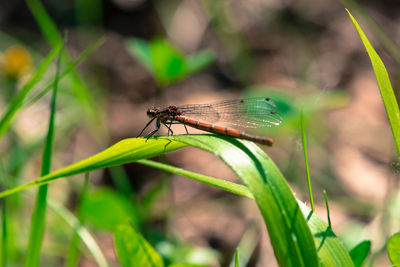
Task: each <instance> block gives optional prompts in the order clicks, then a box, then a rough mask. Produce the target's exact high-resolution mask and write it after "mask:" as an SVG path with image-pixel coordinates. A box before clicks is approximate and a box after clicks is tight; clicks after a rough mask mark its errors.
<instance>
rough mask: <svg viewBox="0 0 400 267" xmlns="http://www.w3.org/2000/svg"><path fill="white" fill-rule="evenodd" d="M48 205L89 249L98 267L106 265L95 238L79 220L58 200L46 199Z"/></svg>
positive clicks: (106, 266)
mask: <svg viewBox="0 0 400 267" xmlns="http://www.w3.org/2000/svg"><path fill="white" fill-rule="evenodd" d="M47 201H48V203H47V204H48V206H49V208H51V209H52V210H53V211H54V212H55V213H56V214H57V215H58V216H60V217H61V218H62V219H63V220H64V221H65V222H66V223H67V224H68V225H69V226H70V227H71V228H72V229H73V230H74V233H76V234H77V235H78V236H79V238H80V240H81V241H82V243H83V244H85V246H86V247H87V249H88V250H89V251H90V253H91V255H92V256H93V258H94V260H95V261H96V263H97V264H98V265H99V266H100V267H108V264H107V261H106V259H105V257H104V255H103V253H102V252H101V249H100V247H99V246H98V244H97V243H96V240H95V239H94V238H93V236H92V235H91V234H90V232H89V231H88V230H87V229H86V228H85V227H84V226H82V225H81V223H80V222H79V220H78V219H77V218H76V217H75V216H74V215H73V214H72V213H71V212H70V211H69V210H68V209H67V208H66V207H64V206H63V205H61V204H60V203H58V202H55V201H52V200H51V199H48V200H47Z"/></svg>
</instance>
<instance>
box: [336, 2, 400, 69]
mask: <svg viewBox="0 0 400 267" xmlns="http://www.w3.org/2000/svg"><path fill="white" fill-rule="evenodd" d="M341 2H342V4H343V5H344V6H345V7H346V8H347V9H351V10H353V11H355V12H357V14H358V15H359V16H360V17H361V18H362V19H363V20H364V21H365V23H366V24H367V25H368V28H369V29H371V31H372V32H373V34H374V35H375V36H376V37H377V38H378V40H379V41H380V42H381V43H382V45H383V47H385V49H386V50H387V51H388V52H389V54H390V55H391V56H392V57H393V58H394V59H395V60H396V61H397V63H400V47H399V46H398V45H397V44H396V42H394V41H393V39H392V38H390V36H389V35H388V34H386V32H385V31H384V30H383V29H382V27H380V26H379V25H378V24H377V23H376V22H375V21H374V19H373V18H372V17H371V16H370V15H368V13H367V11H365V9H364V8H363V7H362V6H361V5H360V4H358V3H357V2H356V1H355V0H341Z"/></svg>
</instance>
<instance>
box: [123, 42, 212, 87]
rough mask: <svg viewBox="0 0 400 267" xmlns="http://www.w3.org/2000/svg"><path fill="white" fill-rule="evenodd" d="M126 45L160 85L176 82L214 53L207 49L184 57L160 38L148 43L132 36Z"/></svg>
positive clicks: (210, 57) (207, 62)
mask: <svg viewBox="0 0 400 267" xmlns="http://www.w3.org/2000/svg"><path fill="white" fill-rule="evenodd" d="M126 47H127V49H128V51H129V52H130V53H131V54H132V55H133V56H134V57H135V58H136V60H138V61H139V62H140V63H141V64H142V65H143V66H144V67H145V68H146V69H147V70H148V71H149V72H150V73H151V74H152V75H153V77H154V79H155V80H156V82H157V84H158V85H159V86H160V87H166V86H167V85H169V84H171V83H174V82H178V81H180V80H182V79H184V78H186V77H188V76H189V75H191V74H194V73H196V72H198V71H199V70H201V69H203V68H205V67H206V66H208V65H209V64H211V63H212V62H213V61H214V54H213V53H212V52H211V51H209V50H204V51H201V52H199V53H197V54H195V55H193V56H189V57H186V56H185V55H183V54H182V53H181V52H180V51H178V50H177V49H176V48H175V47H173V46H172V45H171V44H169V43H168V42H167V41H166V40H164V39H161V38H155V39H153V40H152V41H151V42H150V43H147V42H145V41H143V40H140V39H136V38H132V39H129V40H128V41H127V42H126Z"/></svg>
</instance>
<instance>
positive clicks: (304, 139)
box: [300, 109, 315, 212]
mask: <svg viewBox="0 0 400 267" xmlns="http://www.w3.org/2000/svg"><path fill="white" fill-rule="evenodd" d="M300 126H301V127H300V128H301V140H302V142H303V152H304V163H305V165H306V177H307V185H308V194H309V197H310V204H311V210H312V211H313V212H314V210H315V209H314V198H313V194H312V186H311V178H310V167H309V165H308V153H307V137H306V122H305V118H304V110H303V109H301V111H300Z"/></svg>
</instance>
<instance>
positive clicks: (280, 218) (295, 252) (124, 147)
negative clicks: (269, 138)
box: [0, 135, 353, 266]
mask: <svg viewBox="0 0 400 267" xmlns="http://www.w3.org/2000/svg"><path fill="white" fill-rule="evenodd" d="M187 145H192V146H195V147H198V148H201V149H203V150H206V151H210V152H212V153H214V154H215V155H217V156H218V157H220V158H221V159H223V160H224V161H225V162H226V163H227V164H228V166H230V167H231V168H232V169H233V170H234V171H235V172H236V174H237V175H238V176H239V177H241V178H242V179H243V180H244V182H245V183H246V184H247V185H248V186H249V184H251V186H249V189H250V191H252V194H253V195H254V196H255V199H256V200H257V202H258V205H259V207H260V210H261V212H262V214H263V215H264V218H265V221H266V224H267V225H268V229H269V232H270V236H271V241H272V243H273V244H274V246H275V253H276V255H277V258H278V257H280V258H279V262H281V263H282V264H283V265H290V262H292V263H293V262H296V263H293V264H294V265H296V264H297V263H299V265H296V266H301V265H302V264H303V265H305V263H307V266H310V265H312V264H313V261H316V259H317V258H316V256H315V254H314V253H313V247H314V245H315V246H316V247H317V248H318V257H319V258H320V261H321V263H322V264H326V263H329V264H328V265H327V266H353V263H352V261H351V258H350V256H349V255H348V252H347V251H346V249H345V248H344V247H343V245H342V243H341V242H340V241H339V240H338V239H337V238H336V236H335V235H334V233H333V232H332V230H331V229H330V228H329V227H328V226H327V225H326V224H325V223H323V221H322V220H321V219H319V218H318V217H317V216H316V215H315V213H314V214H312V215H311V216H310V217H308V218H307V223H308V226H307V225H305V218H304V217H306V216H308V215H310V210H309V209H308V208H307V207H306V206H305V205H304V204H303V203H301V202H296V205H294V204H293V203H291V202H290V200H289V202H288V200H287V198H289V199H294V196H293V194H292V191H291V190H290V188H289V187H288V186H287V183H286V181H285V179H284V178H283V176H282V174H281V173H280V172H279V170H278V169H277V167H276V166H275V164H274V163H273V162H272V160H270V159H269V158H268V157H267V155H266V154H265V153H264V152H263V151H262V150H261V149H259V148H258V147H257V146H256V145H254V144H252V143H250V142H245V141H239V140H236V139H233V138H228V137H224V136H218V135H174V136H170V137H157V138H151V139H149V140H148V141H147V142H146V139H145V138H131V139H125V140H123V141H121V142H119V143H117V144H115V145H114V146H112V147H110V148H108V149H106V150H104V151H103V152H100V153H98V154H96V155H93V156H92V157H89V158H87V159H84V160H82V161H80V162H77V163H75V164H72V165H70V166H67V167H65V168H63V169H60V170H58V171H55V172H53V173H50V174H48V175H46V176H43V177H41V178H39V179H37V180H35V181H33V182H30V183H28V184H25V185H22V186H19V187H16V188H12V189H10V190H7V191H3V192H1V193H0V197H4V196H7V195H10V194H12V193H15V192H18V191H21V190H24V189H26V188H29V187H32V186H35V185H36V186H37V185H40V184H44V183H49V182H51V181H55V180H56V179H59V178H61V177H65V176H71V175H74V174H78V173H84V172H88V171H91V170H96V169H101V168H106V167H111V166H116V165H121V164H125V163H128V162H134V161H137V160H140V159H145V158H149V157H153V156H156V155H160V154H163V153H166V152H168V151H172V150H176V149H179V148H182V147H185V146H187ZM277 179H278V181H276V180H277ZM282 184H283V185H282ZM265 186H268V187H270V191H269V193H266V192H264V189H263V188H264V187H265ZM282 188H283V189H282ZM288 194H289V195H290V196H289V195H288ZM295 201H296V200H295ZM297 205H299V206H300V208H301V210H300V209H299V208H298V207H299V206H297ZM296 207H297V208H296ZM266 213H268V214H266ZM303 216H304V217H303ZM302 219H303V220H304V221H302ZM308 227H310V229H311V230H312V233H313V239H311V242H312V243H313V244H311V245H310V241H308V240H309V239H308V237H305V238H304V237H303V235H305V236H307V235H309V234H310V233H309V231H310V230H309V228H308ZM282 232H283V233H282ZM310 235H311V234H310ZM292 241H293V242H294V244H288V243H290V242H292ZM292 246H295V247H296V246H298V249H293V247H292ZM300 246H301V247H302V248H300ZM288 250H291V251H290V252H289V251H288ZM308 250H311V252H310V251H308ZM313 255H314V256H313ZM299 257H300V258H302V259H303V261H304V263H301V259H299ZM313 257H314V258H313Z"/></svg>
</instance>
